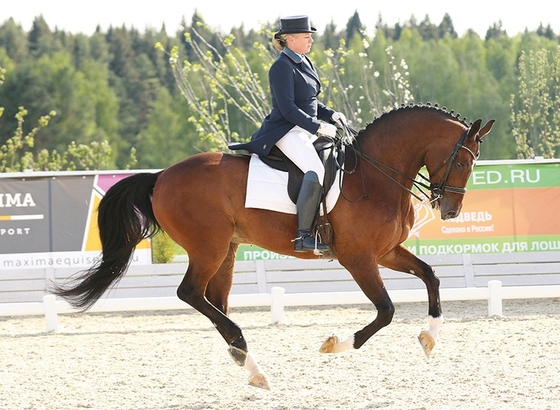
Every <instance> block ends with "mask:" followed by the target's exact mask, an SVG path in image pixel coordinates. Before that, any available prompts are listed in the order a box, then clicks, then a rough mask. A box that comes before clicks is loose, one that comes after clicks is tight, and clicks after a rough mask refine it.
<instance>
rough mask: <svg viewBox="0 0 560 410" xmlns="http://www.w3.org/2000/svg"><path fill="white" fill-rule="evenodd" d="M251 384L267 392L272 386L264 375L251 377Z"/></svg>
mask: <svg viewBox="0 0 560 410" xmlns="http://www.w3.org/2000/svg"><path fill="white" fill-rule="evenodd" d="M249 384H250V385H251V386H254V387H258V388H261V389H265V390H270V385H269V384H268V380H267V379H266V376H265V375H264V374H262V373H258V374H255V375H253V376H250V377H249Z"/></svg>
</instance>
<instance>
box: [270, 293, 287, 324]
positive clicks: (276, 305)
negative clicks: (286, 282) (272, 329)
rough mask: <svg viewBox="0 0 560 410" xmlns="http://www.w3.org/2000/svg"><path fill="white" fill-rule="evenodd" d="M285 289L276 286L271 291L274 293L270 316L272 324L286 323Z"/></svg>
mask: <svg viewBox="0 0 560 410" xmlns="http://www.w3.org/2000/svg"><path fill="white" fill-rule="evenodd" d="M285 292H286V291H285V289H284V288H283V287H280V286H274V287H272V288H271V289H270V293H272V303H271V304H270V314H271V317H272V324H276V323H280V322H282V321H284V293H285Z"/></svg>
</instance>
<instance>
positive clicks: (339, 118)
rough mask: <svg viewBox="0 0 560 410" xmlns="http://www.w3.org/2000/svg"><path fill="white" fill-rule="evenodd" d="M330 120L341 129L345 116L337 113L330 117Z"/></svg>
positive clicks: (344, 122)
mask: <svg viewBox="0 0 560 410" xmlns="http://www.w3.org/2000/svg"><path fill="white" fill-rule="evenodd" d="M331 120H333V121H334V122H336V123H338V124H339V125H340V126H341V127H342V126H343V125H344V124H346V116H345V115H344V114H343V113H341V112H338V111H337V112H335V113H334V114H333V115H332V117H331Z"/></svg>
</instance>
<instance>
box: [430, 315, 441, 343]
mask: <svg viewBox="0 0 560 410" xmlns="http://www.w3.org/2000/svg"><path fill="white" fill-rule="evenodd" d="M442 323H443V316H439V317H432V316H428V326H429V329H428V330H427V332H428V334H429V335H430V336H432V338H433V339H434V340H436V339H437V335H438V333H439V328H440V327H441V324H442Z"/></svg>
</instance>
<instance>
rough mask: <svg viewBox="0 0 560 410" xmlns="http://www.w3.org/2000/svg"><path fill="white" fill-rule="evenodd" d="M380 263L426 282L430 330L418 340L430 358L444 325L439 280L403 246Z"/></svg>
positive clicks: (429, 267) (424, 332) (423, 333)
mask: <svg viewBox="0 0 560 410" xmlns="http://www.w3.org/2000/svg"><path fill="white" fill-rule="evenodd" d="M380 263H381V264H382V265H383V266H385V267H387V268H389V269H393V270H396V271H399V272H404V273H410V274H412V275H414V276H417V277H418V278H420V279H421V280H422V282H424V284H425V285H426V289H427V291H428V325H429V328H428V330H423V331H422V332H420V335H419V336H418V340H419V341H420V344H421V345H422V349H424V353H425V354H426V356H429V355H430V353H431V352H432V350H433V348H434V347H435V344H436V339H437V335H438V333H439V328H440V327H441V324H442V323H443V315H442V311H441V301H440V297H439V278H438V277H437V276H436V274H435V272H434V270H433V269H432V267H431V266H430V265H428V264H427V263H425V262H424V261H422V260H420V259H418V258H417V257H416V256H415V255H413V254H412V253H411V252H410V251H408V250H407V249H406V248H405V247H403V246H398V247H396V248H395V249H393V250H392V251H391V252H389V253H388V254H387V255H385V256H384V257H383V259H382V260H381V261H380Z"/></svg>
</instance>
